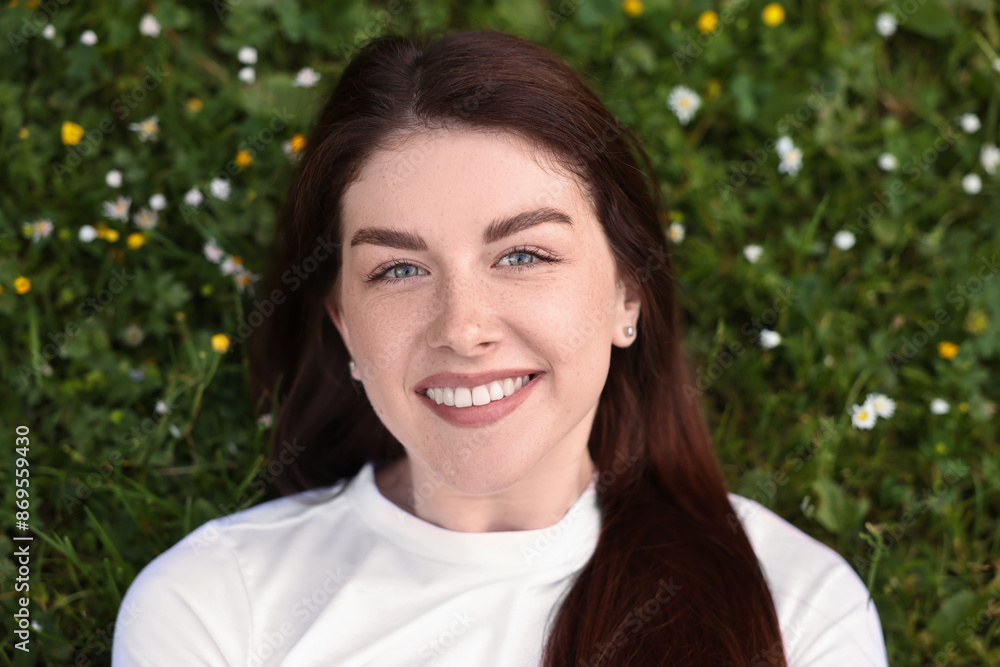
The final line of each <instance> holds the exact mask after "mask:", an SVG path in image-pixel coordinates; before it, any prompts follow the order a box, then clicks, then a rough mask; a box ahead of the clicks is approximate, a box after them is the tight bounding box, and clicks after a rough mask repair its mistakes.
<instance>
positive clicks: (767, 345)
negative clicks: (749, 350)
mask: <svg viewBox="0 0 1000 667" xmlns="http://www.w3.org/2000/svg"><path fill="white" fill-rule="evenodd" d="M780 344H781V334H779V333H778V332H777V331H771V330H770V329H761V330H760V346H761V347H762V348H764V349H765V350H770V349H771V348H774V347H778V345H780Z"/></svg>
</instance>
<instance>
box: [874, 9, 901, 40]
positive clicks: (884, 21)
mask: <svg viewBox="0 0 1000 667" xmlns="http://www.w3.org/2000/svg"><path fill="white" fill-rule="evenodd" d="M898 25H899V23H898V22H897V21H896V17H895V16H893V15H892V14H890V13H889V12H882V13H881V14H879V15H878V16H876V17H875V29H876V30H878V34H880V35H882V36H883V37H888V36H890V35H892V34H893V33H894V32H896V27H897V26H898Z"/></svg>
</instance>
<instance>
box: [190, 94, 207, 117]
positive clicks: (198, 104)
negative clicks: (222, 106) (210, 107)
mask: <svg viewBox="0 0 1000 667" xmlns="http://www.w3.org/2000/svg"><path fill="white" fill-rule="evenodd" d="M204 107H205V105H204V103H203V102H202V101H201V100H200V99H198V98H197V97H192V98H191V99H189V100H188V101H187V108H188V111H190V112H191V113H198V112H199V111H201V110H202V109H203V108H204Z"/></svg>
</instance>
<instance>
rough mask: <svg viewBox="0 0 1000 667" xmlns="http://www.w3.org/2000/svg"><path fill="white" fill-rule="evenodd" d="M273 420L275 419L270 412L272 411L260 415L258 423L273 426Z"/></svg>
mask: <svg viewBox="0 0 1000 667" xmlns="http://www.w3.org/2000/svg"><path fill="white" fill-rule="evenodd" d="M272 421H273V420H272V418H271V413H270V412H268V413H267V414H263V415H261V416H260V417H259V418H258V419H257V423H258V424H260V425H261V426H263V427H264V428H270V427H271V422H272Z"/></svg>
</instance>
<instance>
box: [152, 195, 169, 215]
mask: <svg viewBox="0 0 1000 667" xmlns="http://www.w3.org/2000/svg"><path fill="white" fill-rule="evenodd" d="M166 207H167V198H166V197H164V196H163V195H161V194H160V193H159V192H157V193H156V194H155V195H153V196H152V197H150V198H149V208H151V209H153V210H154V211H162V210H163V209H165V208H166Z"/></svg>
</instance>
